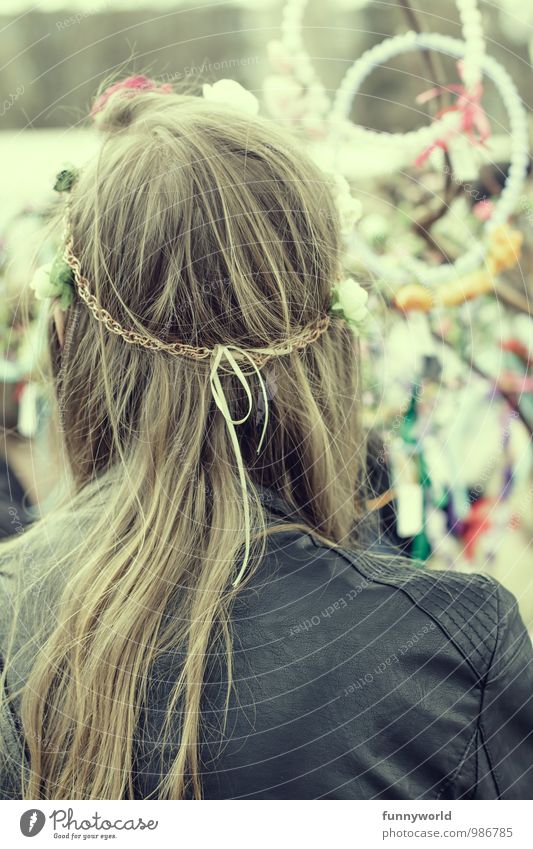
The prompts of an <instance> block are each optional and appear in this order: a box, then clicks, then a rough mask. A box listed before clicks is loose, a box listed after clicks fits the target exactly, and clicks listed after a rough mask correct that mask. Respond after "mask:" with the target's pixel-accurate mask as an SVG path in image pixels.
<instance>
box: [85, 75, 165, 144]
mask: <svg viewBox="0 0 533 849" xmlns="http://www.w3.org/2000/svg"><path fill="white" fill-rule="evenodd" d="M146 93H151V94H153V93H156V94H172V93H173V88H172V85H171V84H170V83H162V84H159V83H157V82H155V80H151V79H149V78H148V77H145V76H143V75H141V74H138V75H136V76H132V77H127V78H126V79H125V80H121V81H120V82H116V83H113V84H112V85H109V86H107V88H105V89H104V90H103V91H102V92H101V94H99V95H98V96H97V98H96V100H95V101H94V103H93V106H92V108H91V111H90V113H89V115H90V117H91V118H92V119H93V121H94V122H95V124H96V125H97V126H98V128H99V129H101V130H103V131H104V132H106V131H108V132H109V131H113V130H120V129H124V128H125V127H128V126H129V125H130V124H132V123H133V121H134V120H135V117H136V113H137V112H138V109H137V108H136V103H134V102H133V101H134V100H136V101H137V104H138V103H139V99H138V98H137V95H142V94H146ZM142 100H144V98H142Z"/></svg>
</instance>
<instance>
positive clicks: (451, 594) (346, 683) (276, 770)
mask: <svg viewBox="0 0 533 849" xmlns="http://www.w3.org/2000/svg"><path fill="white" fill-rule="evenodd" d="M278 508H279V503H278ZM233 634H234V670H233V678H234V683H235V687H234V692H233V693H232V697H231V701H230V707H229V714H228V716H227V719H226V725H225V727H224V723H223V717H224V699H225V696H226V687H225V674H224V672H223V671H222V670H223V669H224V666H223V664H222V665H221V663H220V662H219V660H218V659H215V660H214V661H213V662H212V664H211V671H210V675H209V680H208V682H207V685H206V692H205V699H204V725H205V727H206V729H207V730H206V731H205V734H204V743H203V747H202V764H203V776H202V784H203V791H204V797H205V798H206V799H499V798H501V799H532V798H533V662H532V661H533V651H532V647H531V641H530V639H529V637H528V635H527V633H526V631H525V628H524V625H523V623H522V621H521V619H520V615H519V613H518V610H517V606H516V601H515V599H514V598H513V597H512V596H511V594H510V593H509V592H507V591H506V590H505V589H503V587H501V586H500V585H499V584H498V583H497V582H495V581H493V580H492V579H490V578H487V577H483V576H480V575H465V574H461V573H455V572H430V571H427V570H425V569H420V568H417V567H415V566H410V565H407V566H406V565H404V564H402V563H398V562H396V563H395V562H393V561H392V560H390V559H388V560H382V561H380V560H379V559H378V558H372V559H370V558H369V557H367V556H359V555H354V554H353V553H350V552H349V551H344V550H332V549H331V548H328V547H325V546H324V545H321V544H320V543H318V542H317V541H316V540H315V539H314V538H313V537H312V536H311V535H308V534H306V533H303V532H302V531H300V530H287V531H284V532H283V533H280V534H276V535H273V536H272V537H271V539H270V542H269V548H268V553H267V556H266V558H265V561H264V563H262V564H261V566H260V568H259V569H258V571H257V573H256V575H255V577H254V578H253V579H252V582H251V584H250V585H249V586H248V587H247V588H246V589H245V590H243V592H242V593H241V595H240V597H239V599H238V601H237V603H236V605H235V608H234V614H233ZM177 668H179V660H178V659H177V658H175V657H171V656H166V657H164V658H162V659H161V661H160V662H159V663H158V664H157V667H156V668H155V669H154V670H153V681H152V687H151V695H150V698H149V702H148V706H147V709H146V710H145V712H144V718H143V723H142V728H143V730H142V734H141V735H140V740H139V749H138V751H139V755H138V762H137V776H136V787H137V793H138V795H139V796H140V797H146V796H148V795H149V794H150V793H152V792H153V791H154V790H155V787H156V784H157V781H158V779H159V776H160V771H161V767H162V766H163V768H165V764H166V763H168V759H169V756H170V755H171V754H172V753H171V752H163V753H162V752H161V750H160V748H159V747H158V745H157V744H156V743H152V742H151V741H155V740H156V739H157V735H158V731H159V729H160V724H161V716H162V711H164V707H165V703H166V700H167V698H168V694H169V689H170V686H171V683H172V682H174V681H175V679H176V674H177V672H176V670H177Z"/></svg>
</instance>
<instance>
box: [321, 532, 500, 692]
mask: <svg viewBox="0 0 533 849" xmlns="http://www.w3.org/2000/svg"><path fill="white" fill-rule="evenodd" d="M311 539H312V537H311ZM313 543H314V544H315V545H316V546H317V548H323V547H324V546H321V545H319V544H318V543H316V542H315V541H314V540H313ZM334 551H335V552H337V553H338V554H340V555H341V557H342V558H343V559H344V560H345V561H346V562H347V563H349V564H350V565H351V566H352V567H353V568H354V569H355V570H356V572H359V574H360V575H361V577H362V578H365V579H366V580H368V579H370V580H372V581H374V583H376V584H382V585H383V586H389V587H394V589H397V590H400V591H401V592H403V593H405V595H406V596H407V597H408V598H409V600H410V601H411V602H412V604H413V605H414V606H415V607H416V608H418V609H419V610H423V611H424V613H426V614H427V616H429V617H430V618H431V619H432V620H433V621H434V622H435V623H436V624H437V625H438V626H439V628H440V629H441V630H442V631H443V632H444V634H445V635H446V637H447V638H448V639H449V640H450V642H451V643H452V645H453V646H454V647H455V649H456V650H457V651H458V652H459V654H460V655H461V657H463V658H464V660H465V661H466V663H468V665H469V666H470V668H471V669H472V671H473V672H474V674H475V675H476V677H477V679H478V681H481V680H482V679H483V678H484V677H485V676H486V675H487V673H488V670H489V669H490V662H489V664H488V666H487V669H484V670H483V673H480V671H479V670H478V669H477V668H476V665H475V664H474V662H473V661H472V660H471V658H470V656H469V655H468V654H467V653H466V652H465V650H464V648H463V647H462V646H461V645H459V644H458V643H457V641H456V639H455V637H453V636H452V634H451V633H450V630H449V628H448V627H447V626H446V625H445V624H444V623H443V622H441V621H440V620H439V619H438V617H437V616H436V614H434V613H432V612H431V611H430V610H427V609H426V607H424V606H423V604H421V603H420V601H419V600H418V599H416V598H414V597H413V595H412V594H411V593H410V592H409V590H408V589H406V588H405V587H404V586H401V585H400V584H399V582H398V581H395V580H394V579H393V578H389V579H387V578H384V577H377V576H375V575H372V574H371V575H370V576H368V575H365V574H364V571H363V570H362V568H361V567H360V566H359V565H358V564H357V563H354V561H353V559H352V557H351V556H350V554H349V552H347V551H345V550H344V549H342V548H335V549H334ZM433 586H434V585H433V584H431V585H430V587H431V588H433ZM446 614H447V615H448V616H449V617H450V619H451V621H452V622H453V623H454V625H456V627H457V629H458V630H459V631H461V633H463V634H464V631H462V629H461V628H460V626H459V625H458V623H457V621H456V620H455V619H454V618H453V616H452V615H451V614H450V612H449V607H448V608H447V609H446ZM467 637H468V635H467ZM468 640H469V642H470V643H471V645H472V646H473V647H474V648H475V649H476V651H477V652H479V648H477V647H476V646H475V644H474V643H473V641H472V640H471V639H470V637H468ZM493 655H494V651H493V652H492V656H493Z"/></svg>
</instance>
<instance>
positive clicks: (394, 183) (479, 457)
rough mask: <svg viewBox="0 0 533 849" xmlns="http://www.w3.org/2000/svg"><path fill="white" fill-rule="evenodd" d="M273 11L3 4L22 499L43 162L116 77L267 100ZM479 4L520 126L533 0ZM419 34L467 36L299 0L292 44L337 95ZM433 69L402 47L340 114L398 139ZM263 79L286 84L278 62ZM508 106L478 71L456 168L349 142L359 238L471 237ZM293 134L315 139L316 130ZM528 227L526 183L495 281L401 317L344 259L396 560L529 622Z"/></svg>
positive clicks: (86, 125)
mask: <svg viewBox="0 0 533 849" xmlns="http://www.w3.org/2000/svg"><path fill="white" fill-rule="evenodd" d="M283 8H284V4H283V3H281V2H279V0H240V2H237V0H234V2H226V1H225V0H224V2H210V3H209V2H199V0H184V2H179V0H152V2H147V0H146V2H139V0H70V2H67V0H63V2H61V0H40V2H30V0H2V2H1V4H0V55H1V57H2V64H1V67H0V175H1V176H0V287H1V288H0V292H1V301H0V355H1V356H0V364H1V369H2V373H1V374H0V380H1V381H3V385H4V393H3V409H2V416H3V424H4V426H5V427H6V428H7V436H6V438H5V440H4V451H8V453H9V457H10V462H11V463H12V464H13V466H14V467H15V470H16V471H17V473H18V474H19V477H20V478H21V479H22V480H23V484H24V489H25V492H26V494H27V495H28V497H29V501H30V503H31V504H33V505H34V506H35V505H38V504H39V503H40V502H41V501H42V500H43V498H45V495H46V493H47V491H48V489H49V486H50V483H49V481H50V478H49V475H48V476H47V473H46V470H45V471H39V472H38V473H37V472H36V469H37V468H38V467H39V456H40V455H39V451H40V446H41V442H40V437H39V434H40V425H39V422H40V420H41V417H42V416H41V414H42V405H43V403H44V402H43V401H42V399H41V400H40V396H39V390H38V381H37V380H36V378H35V376H34V374H33V371H32V369H33V360H32V356H33V354H32V351H33V349H34V348H33V347H32V344H31V338H32V334H35V333H37V332H38V320H37V317H36V315H35V314H34V313H32V312H31V310H32V309H33V307H32V304H31V302H30V304H29V306H30V314H31V321H30V323H29V324H28V323H27V322H25V320H24V319H23V317H22V312H21V310H20V304H21V303H22V302H23V301H25V300H27V298H26V293H27V290H28V282H29V279H30V278H31V274H32V271H33V267H34V265H35V255H36V251H37V252H38V250H39V248H38V247H37V245H38V244H39V241H38V240H39V238H40V237H39V231H40V230H41V229H42V223H43V221H44V220H45V219H46V217H47V214H48V208H49V205H50V204H51V202H52V195H53V193H52V192H51V186H52V184H53V181H54V176H55V174H56V173H57V171H58V170H59V168H60V167H61V166H62V165H63V164H64V163H66V162H74V163H76V164H81V163H83V161H84V159H86V158H87V157H88V156H89V155H90V154H91V152H92V151H94V150H95V149H96V145H97V139H96V135H95V132H94V129H93V128H92V127H91V125H90V122H88V121H87V116H88V112H89V109H90V105H91V101H92V99H93V98H94V95H95V92H96V90H97V89H98V87H99V86H101V85H102V84H104V83H105V82H106V81H107V80H109V79H113V78H117V77H119V78H120V77H126V76H129V75H131V74H138V73H141V74H146V75H148V76H150V77H153V78H154V79H157V80H159V81H161V82H168V83H172V84H176V85H178V86H184V87H186V88H189V89H191V91H192V92H193V93H201V86H202V84H203V83H213V82H216V81H217V80H220V79H224V78H231V79H234V80H237V81H238V82H240V83H241V84H242V85H244V86H245V87H246V88H247V89H249V90H251V91H253V92H254V93H255V94H256V95H257V96H258V97H259V99H260V100H261V102H262V110H264V111H265V114H268V111H269V109H268V107H269V106H270V107H271V106H274V107H275V106H276V103H275V101H276V97H278V94H276V89H274V95H273V93H272V90H271V91H270V96H269V98H267V100H269V101H270V104H269V103H266V104H265V94H266V93H267V92H266V90H264V89H263V85H264V81H265V79H266V78H269V76H270V75H272V73H273V69H272V64H271V58H272V57H271V55H270V56H269V50H268V44H269V42H271V41H272V40H277V39H279V38H280V24H281V20H282V12H283ZM479 9H480V12H481V16H482V22H483V30H484V34H485V49H486V51H487V53H489V54H490V55H491V56H492V57H494V58H495V59H496V60H497V61H498V62H499V63H501V65H502V66H503V67H504V68H505V69H506V71H507V72H508V73H509V74H510V75H511V77H512V79H513V80H514V83H515V85H516V87H517V89H518V92H519V95H520V97H521V100H522V102H523V105H524V107H525V109H526V112H527V116H528V122H529V123H531V102H532V99H533V86H532V76H531V63H532V58H533V4H531V3H525V2H523V0H500V2H488V0H486V1H484V2H480V4H479ZM413 28H415V29H419V30H422V31H425V30H427V31H433V32H438V33H442V34H447V35H451V36H454V37H456V38H460V37H461V26H460V19H459V15H458V9H457V6H456V4H455V3H454V2H452V0H439V1H438V2H437V0H412V2H410V3H408V2H406V0H390V2H379V0H327V2H324V0H309V3H308V5H307V7H306V10H305V15H304V28H303V40H304V44H305V48H306V50H307V52H308V54H309V56H310V57H311V60H312V63H313V66H314V68H315V70H316V72H317V74H318V76H319V78H320V79H321V80H322V82H323V83H324V85H325V88H326V91H327V93H328V94H329V95H333V93H334V92H335V90H336V89H337V87H338V85H339V83H340V81H341V79H342V77H343V75H344V74H345V72H346V71H347V70H348V68H349V67H350V65H351V63H352V62H353V61H354V60H356V59H357V58H358V57H359V56H361V54H362V53H363V52H364V51H365V50H367V49H368V48H370V47H372V46H373V45H375V44H378V43H379V42H381V41H382V40H383V39H384V38H385V37H387V36H391V35H395V34H399V33H404V32H406V31H407V30H408V29H413ZM431 63H432V64H431V66H430V70H428V64H427V61H426V62H424V61H422V62H421V56H420V54H417V53H410V54H407V55H405V56H402V57H399V58H398V59H394V60H391V61H390V62H388V63H386V65H384V66H382V67H381V66H380V67H376V68H375V69H373V72H372V74H371V75H370V76H369V77H368V79H367V80H366V82H365V83H364V84H363V86H362V89H361V91H360V92H359V93H358V95H357V97H356V98H355V99H354V102H353V104H352V107H351V116H350V117H351V120H352V121H353V122H354V123H356V124H358V125H361V126H363V127H367V128H372V129H374V130H378V131H387V132H397V133H405V132H408V131H410V130H413V129H416V128H418V127H421V126H423V125H425V124H427V123H428V121H431V119H432V115H433V116H434V114H435V110H432V109H431V108H428V109H426V108H425V107H424V108H421V107H420V106H419V105H417V104H416V98H417V96H419V95H420V94H421V93H422V92H424V91H425V90H427V89H428V88H430V87H431V86H432V85H434V84H435V82H436V81H437V80H438V81H439V82H441V83H444V84H446V83H457V82H458V80H457V71H456V67H455V65H456V63H455V60H454V59H451V58H449V57H443V56H438V55H436V54H435V55H432V57H431ZM431 68H433V70H434V76H433V74H432V72H431ZM275 73H277V74H278V80H279V73H280V72H279V68H278V70H277V71H275ZM289 77H290V74H289ZM289 77H288V78H287V90H288V91H290V90H292V89H291V85H292V82H291V80H290V79H289ZM283 85H284V84H283V82H282V83H281V86H280V90H282V89H283ZM452 102H453V98H451V97H449V98H448V101H447V103H448V105H449V104H450V103H452ZM505 106H506V104H505V103H502V102H501V99H500V96H499V94H498V92H497V91H496V89H495V87H494V85H493V83H492V82H491V81H490V80H486V81H485V85H484V92H483V108H484V110H485V112H486V114H487V116H488V117H489V119H490V123H491V126H492V135H491V138H490V140H488V142H487V143H486V144H485V145H481V146H478V147H477V148H476V150H475V151H474V153H475V155H472V151H471V150H467V151H466V154H468V155H466V154H465V155H464V156H462V158H461V156H458V157H457V158H456V159H455V160H454V163H453V164H454V170H453V172H452V171H450V172H449V173H447V172H445V171H444V172H443V161H442V157H441V160H438V157H437V159H435V158H430V159H429V161H428V167H427V169H424V170H423V171H421V170H420V169H419V168H418V169H417V168H415V167H413V163H409V164H408V165H404V166H402V167H401V168H399V169H397V170H396V171H395V168H394V162H393V161H392V160H393V159H394V157H393V156H392V155H391V156H390V157H389V155H386V154H384V153H383V151H382V150H381V149H380V148H379V146H376V147H375V146H373V145H370V146H368V145H367V146H366V147H365V145H363V144H361V145H360V146H359V145H357V144H356V143H355V142H354V145H353V146H352V149H351V150H350V157H351V173H350V175H349V176H350V180H351V184H352V190H353V193H354V195H355V196H356V197H357V196H358V197H359V198H360V199H361V202H362V206H363V215H362V218H361V221H360V224H359V227H360V232H361V234H362V236H363V237H364V239H365V241H366V242H367V243H368V244H369V245H371V246H372V248H373V249H374V250H375V251H376V252H377V253H378V254H380V253H381V254H382V255H386V254H389V255H393V254H394V251H395V250H400V249H401V251H403V255H405V253H408V254H410V255H412V256H416V257H418V258H422V259H426V260H428V261H429V262H430V263H433V264H438V263H440V262H446V261H448V260H449V257H450V256H452V258H456V257H457V256H459V255H460V254H461V251H463V250H464V245H463V241H464V238H465V236H468V238H469V239H470V240H471V241H472V240H473V241H474V242H475V241H476V240H477V239H479V240H481V239H483V238H484V235H483V233H484V230H483V227H484V223H485V222H486V220H487V219H489V218H490V214H491V209H492V208H493V204H494V203H496V202H497V200H498V197H499V195H500V193H501V190H502V187H503V186H504V185H505V184H506V179H507V174H508V165H509V158H510V146H511V141H512V140H511V138H510V134H509V127H508V123H509V122H508V116H507V113H506V109H505ZM272 111H274V112H276V109H275V108H274V110H272V109H270V113H271V114H272ZM274 117H276V116H274ZM295 123H297V122H295ZM530 136H531V133H530ZM303 143H305V144H308V145H309V147H310V148H311V147H312V146H313V145H315V146H316V145H317V142H316V139H314V140H313V138H311V137H310V135H309V133H308V134H307V135H306V134H305V133H304V134H303ZM318 146H320V144H319V143H318ZM458 152H459V153H460V151H458ZM463 153H465V151H464V150H463ZM459 160H461V163H459ZM459 164H460V165H461V167H460V168H459V167H458V166H459ZM443 173H447V178H446V179H445V180H443V179H442V178H443ZM466 181H469V182H466ZM439 204H440V206H439ZM421 222H423V226H422V224H421ZM532 223H533V190H532V187H531V181H530V180H528V181H527V182H526V183H525V184H524V187H523V190H522V194H521V195H520V197H519V198H518V202H517V205H516V209H515V210H514V211H513V214H512V215H511V216H510V217H509V227H511V228H512V230H510V232H512V233H513V234H514V235H513V238H512V240H510V241H509V244H511V245H512V247H511V248H509V247H507V249H506V250H507V253H508V254H509V252H510V253H511V254H512V257H511V261H508V258H507V259H505V257H504V259H503V260H502V261H501V262H499V263H498V274H499V277H498V279H499V288H498V291H497V292H496V293H495V292H494V291H489V290H488V289H487V288H485V289H483V291H481V292H480V293H479V296H476V297H473V296H472V297H468V298H467V297H464V298H463V297H459V298H456V300H455V302H453V297H451V295H450V297H448V299H447V301H446V305H445V306H443V307H442V308H440V309H437V310H433V311H432V312H431V313H430V314H425V313H424V312H418V313H417V312H416V310H415V311H413V312H412V313H411V312H409V311H408V312H409V314H405V311H404V312H403V313H402V311H401V310H398V309H397V305H398V303H397V294H398V293H397V292H396V291H392V290H391V288H390V286H388V285H387V281H386V280H385V281H383V280H380V279H376V275H373V274H370V275H369V274H368V273H367V270H366V269H365V268H364V266H363V267H361V268H357V256H355V258H354V257H352V260H353V265H354V267H355V269H356V270H357V271H359V272H360V273H361V274H362V275H364V276H365V279H368V280H369V283H371V284H372V285H373V287H374V288H373V290H372V294H371V301H370V304H371V307H372V313H373V315H374V316H375V317H376V323H375V327H374V329H373V331H372V332H369V333H368V335H367V336H366V337H365V338H364V339H363V355H364V370H365V395H364V403H365V415H366V418H367V424H368V426H369V427H370V428H372V429H373V431H374V432H375V434H376V435H377V437H378V441H377V446H378V447H377V448H376V451H375V457H374V461H375V472H376V475H375V478H376V480H377V481H378V484H377V488H376V493H375V494H376V509H377V510H378V511H379V513H380V515H381V517H382V519H383V522H384V524H385V526H386V528H387V531H388V533H389V534H390V536H391V537H392V538H393V539H394V541H395V543H396V544H398V545H399V546H400V547H401V548H402V550H403V551H404V552H405V553H407V554H408V555H411V556H413V557H416V558H420V559H421V560H425V561H426V562H428V564H429V565H430V566H432V567H434V568H460V569H467V570H475V571H484V572H487V573H488V574H492V575H494V576H495V577H497V578H499V579H500V580H502V581H503V583H504V584H506V585H507V586H508V587H509V588H510V589H511V590H512V591H513V592H514V593H515V594H516V595H517V596H518V597H519V599H520V603H521V606H522V610H523V613H524V616H525V618H526V621H527V623H528V625H529V626H530V628H531V629H532V632H533V553H532V547H531V546H532V542H533V472H532V468H533V463H532V456H531V437H532V432H533V321H532V318H531V295H532V289H531V286H532V273H533V238H532ZM519 243H520V245H521V250H518V248H517V245H518V244H519ZM500 247H501V246H500ZM504 247H505V246H504ZM500 252H501V251H500ZM503 252H504V253H505V249H504V251H503ZM354 253H355V254H356V253H357V251H355V250H354ZM398 255H400V253H399V254H398ZM500 259H501V257H500ZM374 289H375V292H374ZM395 298H396V301H395ZM41 453H43V452H41ZM44 453H45V454H46V450H45V451H44ZM43 493H44V494H43ZM402 499H403V501H402ZM398 513H400V514H401V515H402V516H403V519H402V522H401V523H400V524H401V525H402V527H399V526H398ZM406 516H407V517H408V518H410V519H411V521H407V522H406V521H405V517H406ZM11 532H12V529H11Z"/></svg>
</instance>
